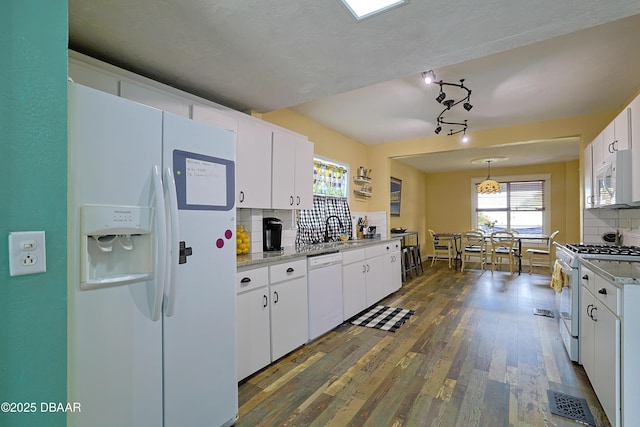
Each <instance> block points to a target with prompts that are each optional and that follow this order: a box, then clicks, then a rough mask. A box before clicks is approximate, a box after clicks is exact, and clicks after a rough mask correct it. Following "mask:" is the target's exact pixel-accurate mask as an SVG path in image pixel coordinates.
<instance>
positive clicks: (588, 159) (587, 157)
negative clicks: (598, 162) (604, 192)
mask: <svg viewBox="0 0 640 427" xmlns="http://www.w3.org/2000/svg"><path fill="white" fill-rule="evenodd" d="M593 145H594V144H593V143H591V144H589V145H587V148H585V149H584V207H585V208H587V209H589V208H592V207H594V204H595V197H594V194H593V151H592V149H593Z"/></svg>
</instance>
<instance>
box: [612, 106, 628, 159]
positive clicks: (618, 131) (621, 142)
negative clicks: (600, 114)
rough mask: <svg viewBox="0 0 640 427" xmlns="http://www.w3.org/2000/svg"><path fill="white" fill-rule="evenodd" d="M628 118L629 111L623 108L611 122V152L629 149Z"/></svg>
mask: <svg viewBox="0 0 640 427" xmlns="http://www.w3.org/2000/svg"><path fill="white" fill-rule="evenodd" d="M630 116H631V109H630V108H625V109H624V110H622V111H621V112H620V114H618V116H617V117H616V118H615V120H614V121H613V125H614V132H615V135H614V136H615V138H614V141H613V142H614V143H613V146H612V151H614V152H615V151H622V150H628V149H630V148H631V138H630V127H629V126H630Z"/></svg>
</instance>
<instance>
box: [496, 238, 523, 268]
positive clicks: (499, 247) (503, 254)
mask: <svg viewBox="0 0 640 427" xmlns="http://www.w3.org/2000/svg"><path fill="white" fill-rule="evenodd" d="M515 242H516V240H515V237H514V236H513V233H512V232H510V231H494V232H493V233H491V274H493V272H494V271H495V269H496V264H501V263H502V260H503V259H504V258H506V259H507V261H508V262H509V271H510V272H511V274H513V269H514V266H515V264H516V256H517V255H518V254H517V248H516V243H515Z"/></svg>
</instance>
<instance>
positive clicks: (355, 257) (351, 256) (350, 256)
mask: <svg viewBox="0 0 640 427" xmlns="http://www.w3.org/2000/svg"><path fill="white" fill-rule="evenodd" d="M361 261H364V248H363V249H352V250H350V251H344V252H342V265H345V264H353V263H354V262H361Z"/></svg>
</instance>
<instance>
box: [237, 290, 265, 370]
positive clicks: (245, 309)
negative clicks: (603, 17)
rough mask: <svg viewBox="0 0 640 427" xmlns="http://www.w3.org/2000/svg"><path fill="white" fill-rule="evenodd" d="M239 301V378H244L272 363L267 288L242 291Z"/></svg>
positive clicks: (238, 297)
mask: <svg viewBox="0 0 640 427" xmlns="http://www.w3.org/2000/svg"><path fill="white" fill-rule="evenodd" d="M236 304H237V310H236V325H237V326H236V327H237V329H236V331H237V332H236V334H237V340H238V354H237V358H238V380H241V379H243V378H246V377H247V376H249V375H251V374H253V373H254V372H256V371H258V370H259V369H261V368H263V367H265V366H267V365H268V364H269V363H270V362H271V341H270V335H269V329H270V328H269V293H268V289H267V287H266V286H264V287H262V288H258V289H254V290H251V291H248V292H245V293H243V294H239V295H238V296H237V298H236Z"/></svg>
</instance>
